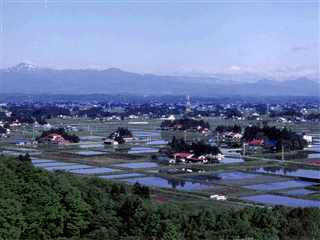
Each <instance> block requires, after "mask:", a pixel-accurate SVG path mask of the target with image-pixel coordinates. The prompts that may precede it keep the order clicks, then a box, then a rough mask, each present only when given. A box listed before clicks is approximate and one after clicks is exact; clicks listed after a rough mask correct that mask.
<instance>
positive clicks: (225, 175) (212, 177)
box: [187, 172, 261, 181]
mask: <svg viewBox="0 0 320 240" xmlns="http://www.w3.org/2000/svg"><path fill="white" fill-rule="evenodd" d="M258 176H261V175H259V174H250V173H249V174H248V173H242V172H228V173H218V174H206V175H197V176H188V177H187V178H191V179H196V180H208V181H214V180H229V179H243V178H255V177H258Z"/></svg>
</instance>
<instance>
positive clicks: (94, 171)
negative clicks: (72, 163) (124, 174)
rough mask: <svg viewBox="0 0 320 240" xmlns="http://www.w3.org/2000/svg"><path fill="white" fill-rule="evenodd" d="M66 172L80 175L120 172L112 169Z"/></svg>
mask: <svg viewBox="0 0 320 240" xmlns="http://www.w3.org/2000/svg"><path fill="white" fill-rule="evenodd" d="M66 171H67V172H72V173H80V174H94V173H106V172H116V171H121V170H118V169H112V168H89V169H81V170H66Z"/></svg>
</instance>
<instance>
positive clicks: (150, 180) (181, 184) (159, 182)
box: [124, 177, 217, 190]
mask: <svg viewBox="0 0 320 240" xmlns="http://www.w3.org/2000/svg"><path fill="white" fill-rule="evenodd" d="M124 181H126V182H132V183H135V182H137V181H138V182H139V183H141V184H146V185H151V186H156V187H165V188H174V189H183V190H196V189H203V188H216V187H217V186H211V185H207V184H201V183H195V182H186V181H180V180H177V179H168V178H160V177H145V178H131V179H124Z"/></svg>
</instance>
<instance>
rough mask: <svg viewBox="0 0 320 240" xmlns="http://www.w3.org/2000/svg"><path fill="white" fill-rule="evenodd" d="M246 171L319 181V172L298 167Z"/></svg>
mask: <svg viewBox="0 0 320 240" xmlns="http://www.w3.org/2000/svg"><path fill="white" fill-rule="evenodd" d="M247 170H249V171H255V172H266V173H273V174H279V175H288V176H294V177H304V178H314V179H320V171H317V170H309V169H302V168H299V167H264V168H256V169H247Z"/></svg>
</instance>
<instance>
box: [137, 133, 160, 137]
mask: <svg viewBox="0 0 320 240" xmlns="http://www.w3.org/2000/svg"><path fill="white" fill-rule="evenodd" d="M132 134H133V135H134V136H148V135H149V136H160V133H154V132H134V133H132Z"/></svg>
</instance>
